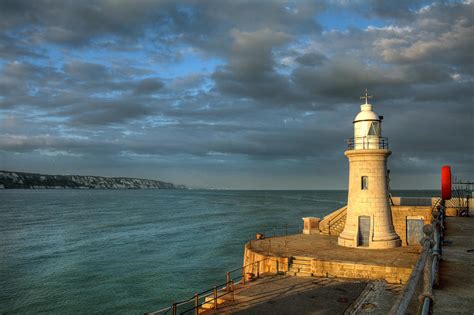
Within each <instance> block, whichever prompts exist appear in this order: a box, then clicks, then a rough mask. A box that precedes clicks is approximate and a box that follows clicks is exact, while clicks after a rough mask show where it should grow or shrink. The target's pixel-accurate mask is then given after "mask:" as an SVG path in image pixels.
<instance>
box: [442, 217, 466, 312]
mask: <svg viewBox="0 0 474 315" xmlns="http://www.w3.org/2000/svg"><path fill="white" fill-rule="evenodd" d="M444 239H445V241H446V242H445V245H444V246H443V255H442V260H441V262H440V268H439V283H440V285H439V287H438V288H435V290H433V293H434V307H433V313H434V314H474V217H448V218H447V219H446V231H445V237H444Z"/></svg>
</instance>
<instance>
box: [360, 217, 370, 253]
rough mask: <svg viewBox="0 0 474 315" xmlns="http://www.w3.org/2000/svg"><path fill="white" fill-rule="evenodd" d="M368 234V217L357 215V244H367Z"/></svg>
mask: <svg viewBox="0 0 474 315" xmlns="http://www.w3.org/2000/svg"><path fill="white" fill-rule="evenodd" d="M369 235H370V217H369V216H360V217H359V236H358V244H357V245H358V246H369Z"/></svg>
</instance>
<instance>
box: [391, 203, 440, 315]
mask: <svg viewBox="0 0 474 315" xmlns="http://www.w3.org/2000/svg"><path fill="white" fill-rule="evenodd" d="M438 203H439V205H438ZM435 208H437V209H438V210H439V211H437V212H435V211H432V215H433V221H432V224H429V225H428V224H427V225H425V226H424V227H423V232H424V233H425V237H423V239H422V240H421V244H422V245H423V250H422V252H421V254H420V257H419V258H418V261H417V263H416V265H415V268H413V271H412V273H411V275H410V279H409V280H408V283H407V285H406V286H405V289H404V291H403V293H402V295H401V296H400V298H399V299H398V301H397V302H396V303H395V304H394V305H393V307H392V309H391V310H390V313H389V314H390V315H402V314H405V313H406V311H407V309H408V306H409V304H410V302H411V301H412V300H413V298H414V297H415V291H416V287H417V286H418V284H419V281H420V278H421V276H422V275H423V283H422V285H423V289H422V293H421V294H420V296H419V300H420V303H421V304H420V308H421V313H422V314H423V315H427V314H429V313H430V311H431V308H432V305H433V286H434V285H435V284H437V282H438V266H439V260H440V259H441V244H442V241H443V237H444V236H443V230H444V220H445V209H446V208H445V203H444V200H442V199H440V200H438V201H436V203H435V204H434V205H433V208H432V210H434V209H435Z"/></svg>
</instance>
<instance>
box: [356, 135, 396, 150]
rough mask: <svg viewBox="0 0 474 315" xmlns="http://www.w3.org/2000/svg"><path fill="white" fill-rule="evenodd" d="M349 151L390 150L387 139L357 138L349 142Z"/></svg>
mask: <svg viewBox="0 0 474 315" xmlns="http://www.w3.org/2000/svg"><path fill="white" fill-rule="evenodd" d="M347 147H348V148H349V150H354V149H388V138H387V137H371V136H367V137H355V138H350V139H348V140H347Z"/></svg>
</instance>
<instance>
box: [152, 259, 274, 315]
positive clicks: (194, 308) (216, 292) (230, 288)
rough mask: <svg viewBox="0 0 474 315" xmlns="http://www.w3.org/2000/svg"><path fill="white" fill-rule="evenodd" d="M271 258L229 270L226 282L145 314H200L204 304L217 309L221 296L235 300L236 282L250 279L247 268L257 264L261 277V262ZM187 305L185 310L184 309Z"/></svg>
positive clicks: (242, 283)
mask: <svg viewBox="0 0 474 315" xmlns="http://www.w3.org/2000/svg"><path fill="white" fill-rule="evenodd" d="M270 259H275V258H273V257H265V258H264V259H261V260H259V261H255V262H253V263H250V264H247V265H244V266H242V267H239V268H235V269H232V270H230V271H227V272H226V282H225V283H222V284H220V285H216V286H214V287H213V288H211V289H208V290H205V291H202V292H199V293H196V294H194V295H193V296H192V297H190V298H188V299H185V300H181V301H178V302H174V303H173V304H172V305H171V306H169V307H165V308H162V309H160V310H158V311H154V312H149V313H144V314H145V315H166V314H170V315H171V314H172V315H177V314H189V313H191V312H193V313H194V314H196V315H199V308H200V307H202V306H203V305H204V304H206V305H210V306H212V309H214V310H217V309H218V307H219V303H218V299H219V298H221V297H223V296H226V295H229V294H230V296H231V298H230V300H231V301H232V302H233V301H234V300H235V296H234V291H235V284H241V285H245V283H246V281H248V280H249V279H247V277H249V276H248V275H247V274H246V272H245V270H246V269H248V267H251V266H252V267H253V265H256V266H257V272H256V277H257V278H260V263H262V262H264V261H267V260H270ZM275 260H276V259H275ZM276 261H277V269H276V270H277V271H276V273H277V274H278V260H276ZM252 269H253V268H252ZM236 272H239V273H238V274H237V275H235V276H233V275H234V274H235V273H236ZM252 276H253V274H252ZM239 280H240V281H239ZM211 296H212V298H210V299H209V297H211ZM206 298H208V299H206ZM186 305H187V307H186V308H185V309H184V310H182V309H183V308H184V307H185V306H186ZM180 308H181V310H180Z"/></svg>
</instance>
